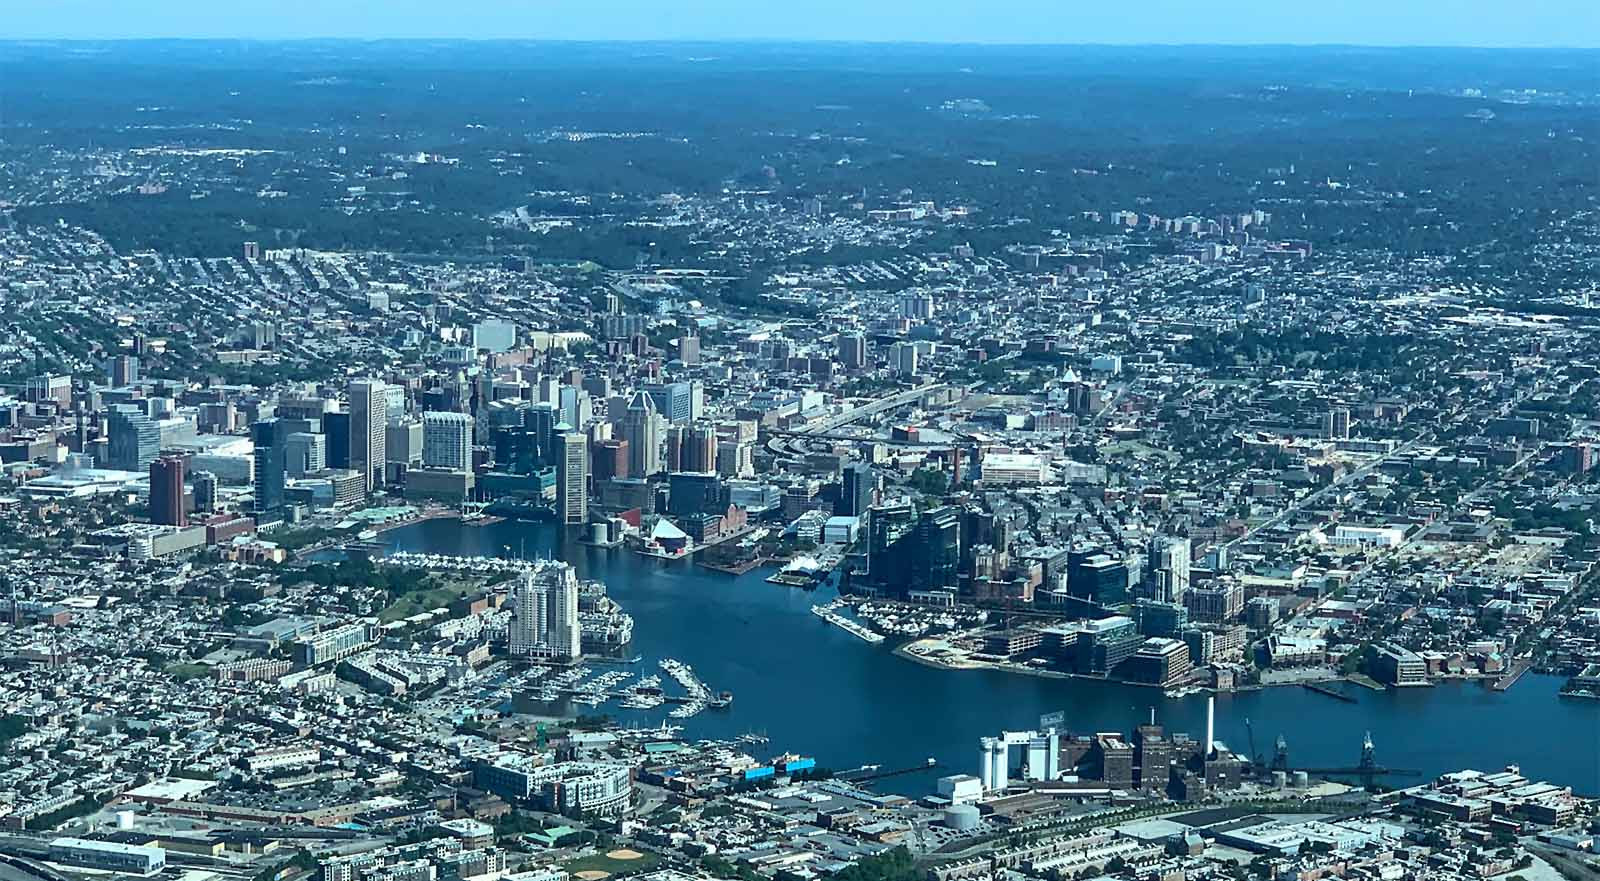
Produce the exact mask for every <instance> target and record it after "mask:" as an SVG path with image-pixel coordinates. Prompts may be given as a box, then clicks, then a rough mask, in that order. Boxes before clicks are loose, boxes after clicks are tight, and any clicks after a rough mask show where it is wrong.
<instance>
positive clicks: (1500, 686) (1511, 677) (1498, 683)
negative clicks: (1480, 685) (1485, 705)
mask: <svg viewBox="0 0 1600 881" xmlns="http://www.w3.org/2000/svg"><path fill="white" fill-rule="evenodd" d="M1531 669H1533V659H1532V658H1518V659H1517V660H1515V661H1512V662H1511V669H1509V670H1507V671H1506V672H1505V675H1504V676H1501V677H1500V678H1499V679H1496V680H1495V681H1494V684H1493V685H1491V686H1489V687H1490V688H1492V689H1494V690H1495V691H1509V690H1510V689H1511V686H1513V685H1516V684H1517V680H1518V679H1521V678H1522V674H1524V673H1526V672H1528V671H1529V670H1531Z"/></svg>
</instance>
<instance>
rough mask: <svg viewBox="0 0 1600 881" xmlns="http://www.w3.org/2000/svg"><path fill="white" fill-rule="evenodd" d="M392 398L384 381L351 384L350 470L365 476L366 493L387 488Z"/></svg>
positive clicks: (369, 380) (358, 381) (360, 380)
mask: <svg viewBox="0 0 1600 881" xmlns="http://www.w3.org/2000/svg"><path fill="white" fill-rule="evenodd" d="M388 426H389V394H388V389H387V387H386V386H385V384H384V383H383V382H382V381H381V380H375V379H358V380H356V381H355V382H352V383H350V467H351V468H352V469H354V470H356V471H359V472H361V475H362V477H363V478H364V479H365V482H366V491H367V492H369V493H370V492H372V491H373V490H374V489H377V488H378V487H381V486H383V463H384V461H385V460H386V459H387V457H388V437H387V434H386V432H387V431H388Z"/></svg>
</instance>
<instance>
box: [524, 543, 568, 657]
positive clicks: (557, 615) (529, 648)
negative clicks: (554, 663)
mask: <svg viewBox="0 0 1600 881" xmlns="http://www.w3.org/2000/svg"><path fill="white" fill-rule="evenodd" d="M511 598H512V601H513V602H514V603H515V605H516V616H515V617H514V618H513V619H512V621H511V654H512V655H513V656H515V657H523V658H542V659H549V660H558V661H566V660H573V659H576V658H579V657H581V656H582V654H583V629H582V626H581V624H580V623H579V621H578V575H577V572H576V571H574V570H573V568H572V567H571V566H568V565H567V564H565V563H558V562H555V561H553V560H547V561H541V562H539V563H538V564H536V565H535V566H534V567H533V568H532V569H529V570H528V571H526V572H524V573H523V574H522V580H521V581H519V582H517V586H516V587H515V588H514V589H513V590H512V597H511Z"/></svg>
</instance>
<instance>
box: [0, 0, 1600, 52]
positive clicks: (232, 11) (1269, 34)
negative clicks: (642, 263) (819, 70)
mask: <svg viewBox="0 0 1600 881" xmlns="http://www.w3.org/2000/svg"><path fill="white" fill-rule="evenodd" d="M0 21H3V26H0V38H12V39H56V38H66V39H116V38H167V37H196V38H205V37H230V38H231V37H256V38H262V39H299V38H312V37H350V38H358V39H368V38H372V39H377V38H426V37H461V38H469V39H485V38H518V39H552V40H746V39H755V40H796V41H807V40H849V41H886V42H900V41H909V42H974V43H1228V44H1250V43H1297V44H1317V43H1349V44H1360V45H1376V46H1418V45H1426V46H1516V47H1529V46H1565V47H1596V46H1600V0H1226V2H1221V3H1205V2H1200V0H1131V2H1130V0H1094V2H1085V0H787V2H786V0H677V2H670V0H669V2H647V0H273V2H270V3H249V2H240V0H3V2H0Z"/></svg>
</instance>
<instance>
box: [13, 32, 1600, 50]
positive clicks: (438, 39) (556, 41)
mask: <svg viewBox="0 0 1600 881" xmlns="http://www.w3.org/2000/svg"><path fill="white" fill-rule="evenodd" d="M121 43H127V44H132V43H249V44H294V43H306V44H309V43H361V44H374V43H474V44H493V43H500V44H551V45H574V46H581V45H588V46H875V47H883V46H901V47H908V48H916V47H928V48H973V49H1051V48H1061V49H1074V48H1076V49H1086V48H1087V49H1313V50H1315V49H1365V50H1378V51H1393V52H1404V51H1439V50H1450V51H1475V52H1600V45H1581V44H1561V43H1541V44H1484V43H1349V42H1326V43H1322V42H1296V41H1292V40H1286V41H1260V42H1238V43H1232V42H1214V41H1200V42H1183V43H1177V42H1132V41H1130V42H1121V41H1103V40H1090V41H1083V42H1059V41H1038V42H1026V41H1013V40H1004V41H1000V40H996V41H988V40H881V39H845V38H825V39H824V38H797V37H661V38H651V39H607V38H594V37H477V36H376V37H353V36H347V35H346V36H336V35H326V36H267V37H261V36H136V37H83V36H77V37H56V36H34V37H15V36H8V37H0V46H17V45H29V44H121Z"/></svg>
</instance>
